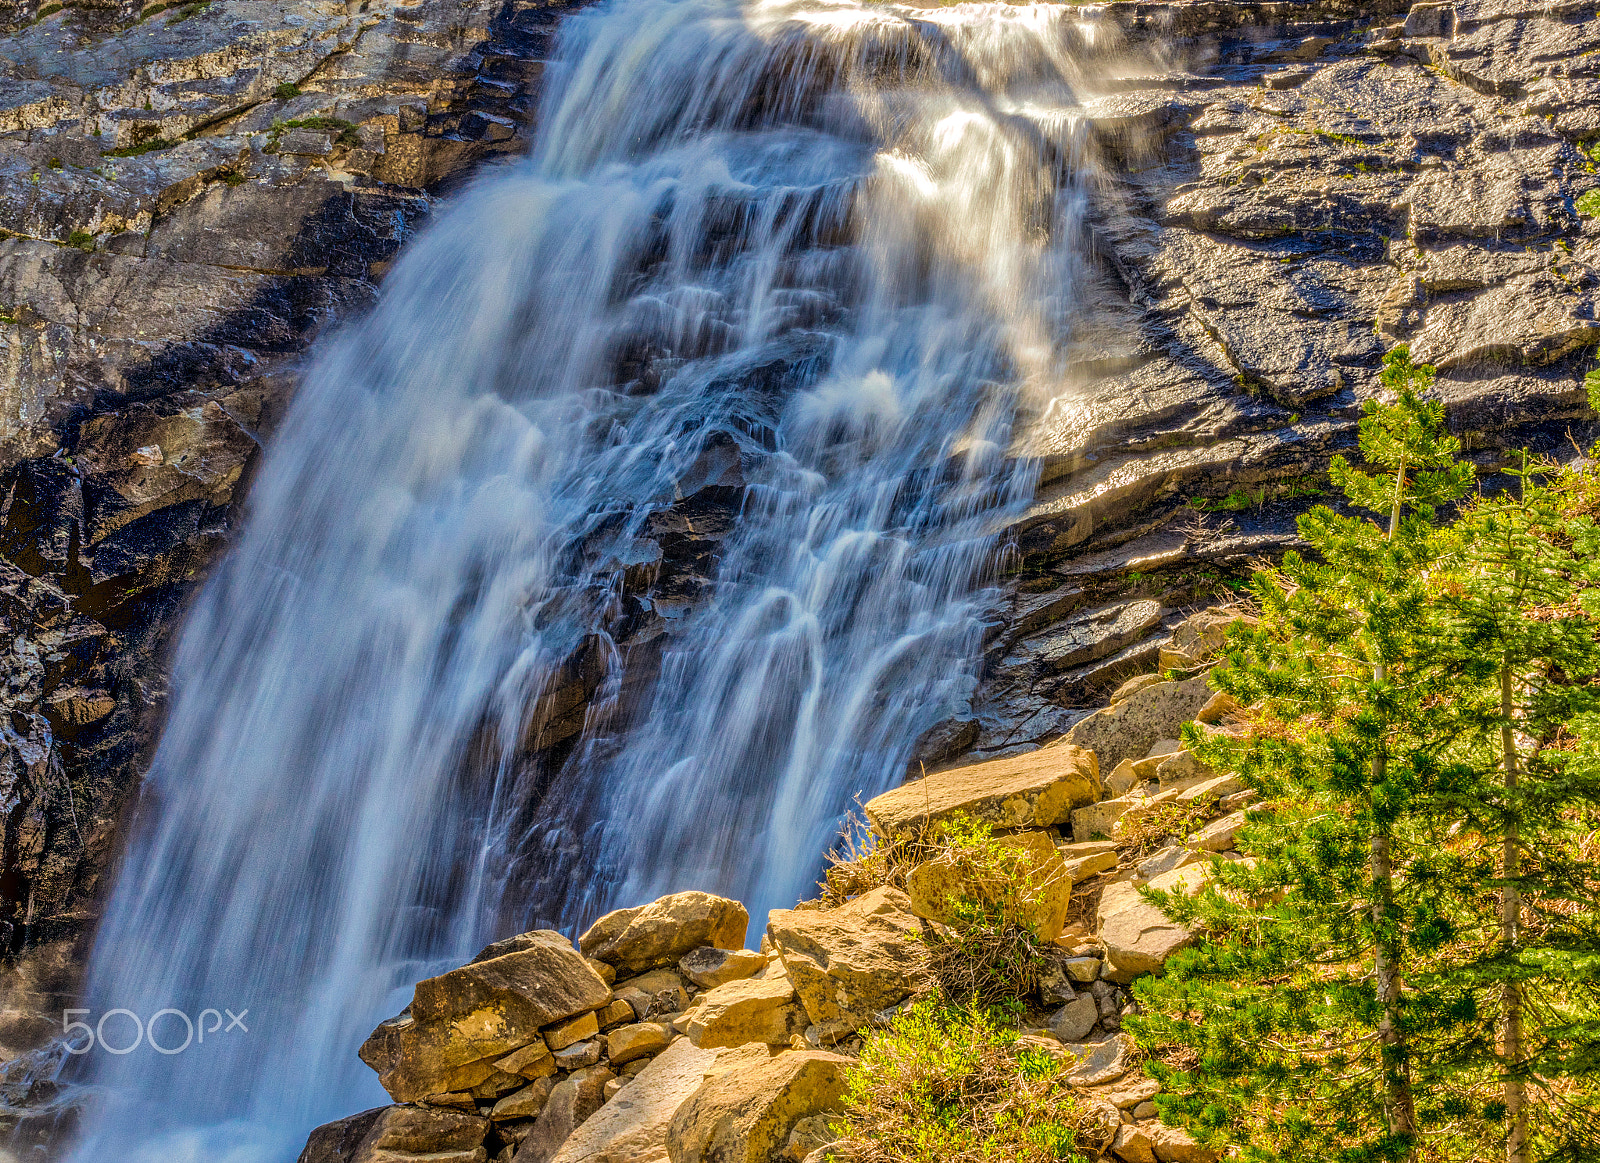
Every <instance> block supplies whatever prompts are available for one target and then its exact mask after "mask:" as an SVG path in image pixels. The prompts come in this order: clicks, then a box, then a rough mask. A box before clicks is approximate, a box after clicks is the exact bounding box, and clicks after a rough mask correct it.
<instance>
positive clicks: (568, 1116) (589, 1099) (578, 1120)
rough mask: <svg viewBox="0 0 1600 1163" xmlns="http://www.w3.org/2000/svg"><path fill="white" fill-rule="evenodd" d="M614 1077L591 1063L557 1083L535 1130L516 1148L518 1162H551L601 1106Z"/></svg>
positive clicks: (535, 1124)
mask: <svg viewBox="0 0 1600 1163" xmlns="http://www.w3.org/2000/svg"><path fill="white" fill-rule="evenodd" d="M615 1077H616V1075H615V1074H613V1073H612V1072H611V1071H609V1070H607V1069H606V1068H605V1067H604V1066H591V1067H589V1068H588V1069H586V1070H579V1071H577V1072H575V1073H573V1074H571V1075H569V1076H568V1077H566V1078H564V1079H562V1080H561V1081H560V1082H558V1083H556V1084H555V1086H553V1087H552V1088H551V1089H550V1097H549V1098H548V1099H546V1100H545V1104H544V1109H543V1110H541V1111H540V1112H539V1118H538V1120H537V1121H536V1122H535V1123H534V1124H533V1129H532V1130H531V1131H529V1132H528V1137H527V1138H525V1139H523V1140H522V1143H521V1145H520V1146H519V1147H518V1148H517V1153H516V1155H515V1156H514V1160H515V1163H550V1160H552V1159H554V1158H555V1156H556V1154H557V1152H559V1151H560V1150H561V1148H562V1146H563V1145H564V1144H565V1143H566V1141H567V1139H568V1137H569V1136H570V1135H571V1134H572V1132H573V1131H575V1130H577V1129H578V1128H579V1127H581V1126H582V1125H583V1124H584V1122H585V1121H587V1120H588V1118H589V1116H590V1115H592V1114H594V1112H595V1111H597V1110H599V1109H600V1106H601V1104H602V1103H604V1102H605V1100H606V1098H605V1091H606V1083H608V1082H610V1081H611V1080H612V1079H613V1078H615ZM635 1081H637V1080H635Z"/></svg>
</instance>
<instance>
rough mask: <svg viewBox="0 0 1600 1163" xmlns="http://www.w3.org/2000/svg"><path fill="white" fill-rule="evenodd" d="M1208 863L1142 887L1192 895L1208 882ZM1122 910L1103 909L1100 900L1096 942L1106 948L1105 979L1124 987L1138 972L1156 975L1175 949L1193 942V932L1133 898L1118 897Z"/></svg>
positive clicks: (1209, 873)
mask: <svg viewBox="0 0 1600 1163" xmlns="http://www.w3.org/2000/svg"><path fill="white" fill-rule="evenodd" d="M1211 877H1212V872H1211V867H1210V865H1208V864H1193V865H1190V866H1188V867H1187V868H1180V869H1177V870H1175V871H1172V872H1167V873H1164V874H1162V875H1161V876H1158V877H1156V878H1155V879H1153V880H1152V881H1150V883H1149V884H1148V885H1147V886H1146V887H1148V888H1153V889H1157V890H1159V891H1162V892H1180V891H1181V892H1184V893H1187V894H1188V895H1189V896H1194V895H1195V894H1196V893H1198V892H1200V891H1201V889H1203V888H1204V887H1205V886H1206V884H1208V883H1209V882H1210V880H1211ZM1119 898H1120V899H1122V902H1123V903H1122V907H1120V908H1115V909H1114V911H1111V912H1109V914H1108V913H1107V912H1106V911H1105V910H1106V904H1107V902H1106V900H1105V897H1104V895H1102V897H1101V902H1100V903H1101V910H1102V911H1101V913H1100V918H1101V920H1100V940H1101V942H1102V943H1103V944H1104V945H1105V949H1106V967H1105V977H1106V978H1107V980H1109V981H1114V982H1116V983H1117V984H1119V985H1126V984H1128V983H1129V982H1130V981H1132V980H1133V979H1134V978H1135V977H1137V976H1139V974H1141V973H1159V972H1160V971H1161V967H1162V966H1163V965H1165V964H1166V963H1167V958H1169V957H1171V956H1172V955H1173V954H1174V953H1176V952H1177V951H1178V950H1180V949H1183V948H1187V947H1188V946H1189V945H1191V944H1193V943H1194V940H1195V936H1196V934H1195V932H1194V930H1192V929H1190V928H1188V927H1187V926H1184V925H1180V924H1178V923H1177V922H1175V921H1172V920H1170V919H1168V917H1167V915H1166V914H1165V913H1163V912H1162V911H1161V910H1160V909H1158V908H1156V907H1155V905H1152V904H1150V903H1148V902H1147V901H1145V900H1144V898H1143V897H1140V896H1137V895H1134V896H1133V897H1132V899H1131V900H1129V899H1126V898H1125V897H1122V894H1119Z"/></svg>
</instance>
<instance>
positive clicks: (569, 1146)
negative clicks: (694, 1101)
mask: <svg viewBox="0 0 1600 1163" xmlns="http://www.w3.org/2000/svg"><path fill="white" fill-rule="evenodd" d="M716 1060H717V1052H716V1051H715V1050H709V1049H707V1050H702V1049H701V1048H700V1047H698V1046H696V1045H694V1044H693V1043H691V1042H690V1041H689V1040H688V1039H687V1038H679V1039H678V1040H677V1041H676V1042H674V1043H673V1044H672V1045H670V1046H668V1047H667V1048H666V1049H665V1050H663V1051H662V1052H661V1053H660V1054H659V1055H657V1056H656V1057H655V1058H653V1059H651V1060H650V1065H648V1066H646V1067H645V1068H644V1069H643V1070H641V1071H640V1072H639V1073H638V1075H637V1076H635V1078H634V1080H633V1081H632V1082H631V1083H629V1084H628V1085H627V1086H625V1087H623V1088H622V1089H621V1090H620V1091H618V1092H617V1096H616V1097H615V1098H613V1099H612V1100H611V1101H610V1102H608V1103H606V1104H605V1106H603V1107H601V1108H600V1110H599V1111H598V1112H597V1113H596V1114H594V1115H593V1116H591V1117H590V1118H589V1120H588V1121H587V1122H585V1123H584V1124H583V1125H582V1126H580V1127H579V1128H578V1129H577V1130H576V1131H574V1132H573V1134H572V1137H571V1138H569V1139H568V1140H567V1141H566V1143H565V1144H563V1145H562V1147H561V1150H560V1151H558V1152H556V1155H555V1157H554V1158H553V1159H552V1160H551V1163H665V1160H666V1158H667V1125H668V1124H669V1123H671V1122H672V1116H673V1115H674V1114H676V1113H677V1110H678V1108H679V1107H680V1106H682V1105H683V1103H684V1100H685V1099H687V1098H688V1097H689V1096H690V1095H692V1094H693V1093H694V1092H695V1091H697V1090H699V1089H700V1086H701V1084H702V1083H703V1082H704V1080H705V1072H706V1071H707V1070H709V1069H710V1068H711V1067H712V1065H713V1064H715V1062H716Z"/></svg>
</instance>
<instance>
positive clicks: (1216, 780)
mask: <svg viewBox="0 0 1600 1163" xmlns="http://www.w3.org/2000/svg"><path fill="white" fill-rule="evenodd" d="M1243 787H1244V784H1243V783H1241V782H1240V781H1239V777H1238V776H1236V775H1214V776H1212V777H1211V778H1210V779H1206V780H1202V781H1200V782H1199V783H1197V784H1195V785H1194V786H1192V787H1187V788H1185V789H1184V790H1183V791H1181V792H1179V793H1178V802H1179V803H1180V804H1192V803H1194V802H1195V801H1196V800H1201V799H1205V797H1207V796H1216V797H1217V798H1218V799H1221V798H1222V797H1224V796H1230V795H1232V794H1233V793H1234V792H1236V791H1239V790H1241V789H1242V788H1243Z"/></svg>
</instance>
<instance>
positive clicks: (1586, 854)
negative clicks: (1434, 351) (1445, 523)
mask: <svg viewBox="0 0 1600 1163" xmlns="http://www.w3.org/2000/svg"><path fill="white" fill-rule="evenodd" d="M1512 475H1513V476H1514V477H1515V478H1516V479H1517V482H1518V483H1517V486H1516V487H1515V488H1514V489H1512V490H1510V491H1508V492H1506V493H1503V494H1501V495H1500V496H1498V497H1496V498H1493V499H1489V498H1484V499H1480V500H1479V501H1478V502H1477V503H1476V504H1475V505H1473V506H1471V507H1469V508H1468V509H1467V511H1466V512H1465V513H1464V514H1463V516H1462V519H1461V521H1460V522H1459V523H1458V525H1457V531H1458V533H1459V534H1460V536H1461V540H1462V548H1461V553H1460V556H1459V558H1458V560H1457V561H1456V562H1455V563H1454V564H1453V566H1452V568H1451V569H1450V570H1449V571H1448V573H1446V574H1444V575H1442V576H1441V577H1440V579H1439V581H1440V585H1439V594H1440V601H1441V604H1442V605H1443V607H1444V610H1445V613H1446V625H1445V641H1446V643H1447V644H1448V645H1449V646H1453V648H1454V650H1455V652H1456V660H1455V664H1454V665H1455V668H1456V670H1457V673H1458V677H1459V678H1460V680H1461V681H1460V682H1459V683H1458V689H1457V692H1456V697H1455V698H1454V700H1453V701H1452V702H1451V703H1450V704H1449V705H1448V706H1441V707H1440V708H1439V714H1440V715H1441V717H1443V716H1453V717H1454V718H1455V719H1456V720H1457V721H1458V723H1459V732H1460V734H1459V738H1460V743H1459V745H1458V747H1457V748H1456V749H1455V755H1456V756H1457V757H1458V758H1459V759H1460V760H1461V761H1463V764H1464V766H1465V767H1466V769H1467V771H1468V773H1469V778H1470V784H1469V788H1470V790H1465V791H1464V794H1461V795H1460V796H1459V798H1458V799H1457V800H1456V802H1455V804H1454V809H1455V811H1456V813H1457V814H1458V816H1459V817H1460V823H1461V831H1460V833H1459V834H1458V835H1459V837H1460V838H1459V839H1458V841H1457V843H1459V844H1460V845H1462V846H1463V847H1466V846H1469V845H1470V844H1471V843H1472V842H1473V841H1472V838H1473V837H1476V838H1477V842H1478V843H1479V844H1481V845H1482V848H1483V850H1484V852H1485V853H1486V854H1487V855H1488V856H1489V857H1490V862H1491V863H1492V865H1493V867H1492V869H1491V870H1490V871H1491V875H1490V877H1489V878H1488V879H1486V880H1485V882H1484V883H1483V884H1482V885H1481V886H1479V892H1478V894H1477V895H1476V897H1474V896H1473V895H1472V894H1471V893H1470V891H1467V892H1463V894H1462V899H1463V901H1464V902H1472V901H1474V900H1475V901H1476V902H1477V904H1478V905H1479V908H1480V912H1481V911H1483V908H1482V907H1483V906H1484V905H1486V904H1487V905H1489V906H1491V907H1490V909H1489V911H1488V915H1487V916H1484V917H1482V918H1481V920H1480V925H1479V928H1480V930H1481V931H1482V936H1481V937H1480V939H1479V940H1477V941H1470V942H1463V943H1462V945H1461V946H1460V947H1458V948H1456V949H1454V950H1452V951H1451V955H1450V956H1447V957H1445V958H1442V959H1441V963H1440V964H1438V965H1436V966H1433V967H1430V970H1429V972H1430V975H1431V976H1432V977H1434V978H1437V979H1439V980H1454V981H1456V982H1458V983H1460V984H1461V985H1462V986H1463V987H1464V991H1465V996H1464V999H1463V1000H1464V1001H1470V1003H1471V1005H1472V1006H1473V1007H1474V1008H1476V1009H1477V1010H1478V1012H1479V1013H1480V1015H1481V1016H1482V1017H1483V1019H1485V1020H1486V1021H1488V1022H1489V1023H1490V1026H1491V1028H1490V1029H1489V1030H1488V1031H1487V1033H1486V1036H1480V1037H1479V1038H1476V1039H1474V1038H1463V1039H1461V1040H1460V1041H1459V1042H1458V1043H1457V1045H1456V1047H1455V1054H1456V1057H1457V1058H1458V1059H1459V1061H1460V1064H1461V1065H1462V1066H1463V1067H1468V1068H1470V1067H1471V1066H1472V1065H1473V1064H1474V1060H1476V1061H1477V1064H1478V1065H1480V1066H1490V1067H1493V1068H1494V1069H1493V1073H1494V1074H1496V1075H1498V1076H1499V1077H1500V1078H1501V1079H1502V1091H1503V1105H1504V1114H1503V1118H1504V1121H1505V1127H1506V1134H1505V1159H1506V1161H1507V1163H1529V1160H1531V1159H1533V1158H1535V1157H1536V1156H1537V1155H1545V1154H1547V1153H1548V1152H1549V1151H1551V1150H1555V1151H1557V1152H1558V1153H1559V1154H1560V1156H1561V1157H1565V1158H1571V1159H1577V1158H1579V1157H1580V1155H1581V1154H1582V1153H1584V1152H1590V1153H1592V1152H1595V1151H1596V1150H1597V1149H1600V1111H1595V1110H1586V1109H1585V1107H1586V1106H1587V1105H1588V1103H1585V1102H1582V1101H1573V1100H1574V1099H1575V1098H1577V1099H1580V1100H1581V1099H1582V1097H1583V1089H1582V1087H1581V1085H1580V1087H1579V1089H1578V1090H1576V1091H1575V1090H1574V1089H1573V1087H1572V1085H1571V1084H1572V1083H1574V1082H1579V1083H1581V1082H1582V1080H1583V1079H1584V1078H1585V1077H1586V1076H1587V1077H1589V1078H1590V1079H1591V1080H1592V1079H1593V1071H1594V1068H1595V1066H1596V1062H1595V1061H1594V1059H1595V1057H1596V1042H1597V1035H1600V901H1597V900H1596V892H1597V889H1600V862H1597V855H1600V854H1597V853H1596V852H1594V851H1592V848H1593V846H1594V845H1593V839H1592V836H1591V835H1590V834H1591V833H1592V831H1593V828H1594V826H1595V823H1596V821H1595V819H1594V818H1593V813H1594V812H1595V810H1596V809H1597V808H1600V764H1597V762H1596V758H1595V757H1596V756H1597V755H1600V686H1596V685H1595V681H1594V680H1595V676H1596V675H1597V674H1600V618H1597V617H1596V614H1597V612H1600V530H1597V529H1596V526H1595V524H1594V521H1593V520H1592V519H1590V518H1589V517H1587V516H1584V515H1577V514H1574V513H1572V512H1571V511H1569V509H1570V502H1571V500H1572V496H1571V494H1572V492H1573V491H1574V490H1575V489H1579V488H1581V487H1582V486H1583V483H1584V482H1583V479H1582V478H1581V477H1580V476H1578V475H1577V474H1574V473H1572V472H1564V473H1563V472H1559V471H1556V470H1555V469H1554V466H1547V465H1535V466H1533V467H1531V468H1530V466H1529V464H1528V460H1527V457H1526V456H1524V457H1523V459H1522V465H1521V467H1520V469H1519V470H1517V471H1515V472H1514V473H1513V474H1512ZM1552 476H1554V477H1555V479H1556V483H1555V485H1554V486H1551V485H1549V484H1546V483H1545V481H1546V479H1547V478H1549V477H1552ZM1462 782H1463V783H1467V782H1468V781H1465V780H1464V781H1462ZM1586 841H1587V842H1588V844H1589V846H1590V849H1591V850H1589V851H1586V849H1585V844H1586ZM1490 898H1492V899H1490ZM1480 1073H1481V1072H1480ZM1587 1097H1588V1099H1589V1101H1590V1102H1592V1101H1593V1098H1594V1092H1593V1089H1592V1087H1591V1088H1590V1090H1589V1093H1588V1095H1587ZM1535 1109H1537V1110H1538V1111H1539V1112H1542V1113H1544V1114H1545V1116H1546V1117H1545V1118H1544V1119H1543V1120H1542V1122H1543V1124H1544V1125H1543V1126H1542V1127H1538V1128H1533V1127H1531V1126H1530V1122H1531V1119H1530V1115H1531V1114H1533V1113H1534V1110H1535ZM1535 1138H1537V1140H1538V1141H1539V1143H1540V1144H1542V1146H1543V1150H1537V1149H1536V1144H1535ZM1590 1157H1593V1155H1592V1154H1591V1156H1590Z"/></svg>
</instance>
